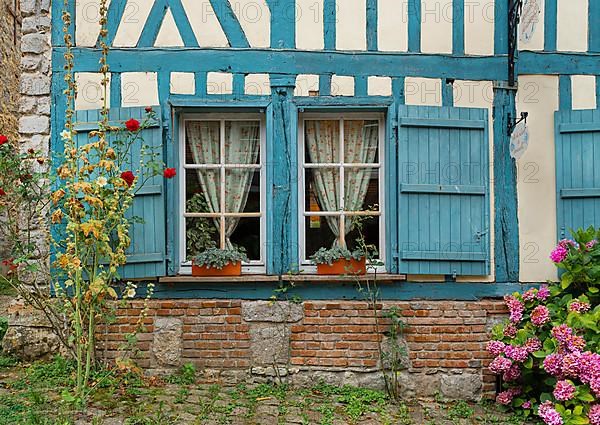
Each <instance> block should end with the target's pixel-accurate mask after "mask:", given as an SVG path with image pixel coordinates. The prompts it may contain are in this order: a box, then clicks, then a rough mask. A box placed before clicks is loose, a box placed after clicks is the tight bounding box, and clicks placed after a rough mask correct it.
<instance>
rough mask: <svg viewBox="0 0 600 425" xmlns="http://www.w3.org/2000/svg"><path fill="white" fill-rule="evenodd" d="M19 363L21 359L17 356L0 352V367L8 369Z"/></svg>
mask: <svg viewBox="0 0 600 425" xmlns="http://www.w3.org/2000/svg"><path fill="white" fill-rule="evenodd" d="M18 363H19V360H18V359H17V358H16V357H13V356H5V355H2V354H0V369H7V368H9V367H13V366H16V365H17V364H18Z"/></svg>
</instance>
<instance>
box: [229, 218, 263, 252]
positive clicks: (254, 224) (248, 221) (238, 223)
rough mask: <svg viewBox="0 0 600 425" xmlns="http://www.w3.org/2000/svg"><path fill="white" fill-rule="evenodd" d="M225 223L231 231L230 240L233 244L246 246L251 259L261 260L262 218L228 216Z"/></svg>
mask: <svg viewBox="0 0 600 425" xmlns="http://www.w3.org/2000/svg"><path fill="white" fill-rule="evenodd" d="M225 223H227V225H226V232H227V233H229V232H231V237H230V240H231V243H232V244H233V246H237V247H242V248H244V249H245V250H246V255H247V256H248V259H249V260H253V261H258V260H260V259H261V255H260V251H261V245H260V218H258V217H257V218H254V217H251V218H250V217H243V218H233V217H228V218H227V219H226V221H225Z"/></svg>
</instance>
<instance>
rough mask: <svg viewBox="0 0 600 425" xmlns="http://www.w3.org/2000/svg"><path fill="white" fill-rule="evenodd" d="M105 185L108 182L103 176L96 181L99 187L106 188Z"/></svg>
mask: <svg viewBox="0 0 600 425" xmlns="http://www.w3.org/2000/svg"><path fill="white" fill-rule="evenodd" d="M107 183H108V180H106V177H104V176H100V177H98V178H97V179H96V184H97V185H98V186H100V187H104V186H106V184H107Z"/></svg>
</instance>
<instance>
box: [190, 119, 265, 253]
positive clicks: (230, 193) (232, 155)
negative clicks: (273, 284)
mask: <svg viewBox="0 0 600 425" xmlns="http://www.w3.org/2000/svg"><path fill="white" fill-rule="evenodd" d="M259 132H260V125H259V123H258V122H254V121H227V122H226V127H225V142H224V148H225V164H237V165H249V164H256V163H257V160H258V154H259V149H260V137H259ZM187 138H188V141H189V144H190V148H191V151H192V156H193V159H194V163H196V164H216V165H219V164H220V163H221V158H220V155H219V153H220V149H221V148H220V143H221V142H220V128H219V126H218V125H215V126H211V125H207V123H202V122H191V123H189V124H188V126H187ZM221 165H222V164H221ZM254 172H255V169H252V168H228V169H226V170H225V190H224V194H223V193H222V191H221V184H222V181H221V169H220V168H214V169H198V170H197V173H198V179H199V180H200V186H201V188H202V193H203V194H204V197H205V198H206V202H207V203H208V208H209V212H210V213H219V212H228V213H241V212H243V211H244V208H245V207H246V202H247V200H248V193H249V192H250V186H251V184H252V178H253V175H254ZM223 195H224V202H223V204H221V196H223ZM222 208H223V211H221V209H222ZM221 219H222V218H215V219H213V222H214V224H215V227H216V228H217V230H220V220H221ZM239 220H240V219H239V217H227V219H226V221H225V246H221V248H232V244H231V235H232V234H233V232H234V231H235V229H236V227H237V225H238V223H239Z"/></svg>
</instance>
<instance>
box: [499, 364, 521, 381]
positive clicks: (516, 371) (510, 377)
mask: <svg viewBox="0 0 600 425" xmlns="http://www.w3.org/2000/svg"><path fill="white" fill-rule="evenodd" d="M520 377H521V368H520V367H519V365H517V364H513V365H512V366H511V367H510V368H509V369H508V370H507V371H506V372H504V373H503V374H502V379H504V380H505V381H506V382H513V381H516V380H517V379H519V378H520Z"/></svg>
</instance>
